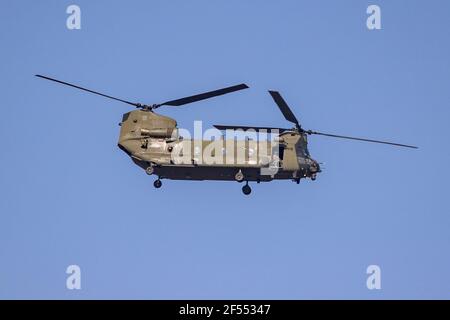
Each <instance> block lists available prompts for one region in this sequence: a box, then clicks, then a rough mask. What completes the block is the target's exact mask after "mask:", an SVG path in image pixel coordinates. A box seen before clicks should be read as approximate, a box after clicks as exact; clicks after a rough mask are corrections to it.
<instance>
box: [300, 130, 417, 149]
mask: <svg viewBox="0 0 450 320" xmlns="http://www.w3.org/2000/svg"><path fill="white" fill-rule="evenodd" d="M305 133H307V134H316V135H320V136H327V137H333V138H340V139H349V140H358V141H365V142H373V143H381V144H389V145H392V146H397V147H405V148H412V149H418V147H416V146H411V145H407V144H401V143H395V142H389V141H381V140H373V139H365V138H356V137H348V136H341V135H336V134H329V133H322V132H317V131H311V130H308V131H305Z"/></svg>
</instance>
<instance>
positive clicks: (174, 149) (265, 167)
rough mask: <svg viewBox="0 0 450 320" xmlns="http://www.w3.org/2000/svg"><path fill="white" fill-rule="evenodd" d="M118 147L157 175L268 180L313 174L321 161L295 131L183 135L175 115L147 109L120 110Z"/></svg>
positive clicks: (305, 176)
mask: <svg viewBox="0 0 450 320" xmlns="http://www.w3.org/2000/svg"><path fill="white" fill-rule="evenodd" d="M120 125H121V130H120V136H119V142H118V145H119V148H120V149H122V150H123V151H124V152H125V153H126V154H127V155H129V156H130V157H131V159H132V160H133V162H134V163H135V164H137V165H138V166H139V167H141V168H143V169H144V170H145V171H146V172H147V173H148V174H154V175H157V176H158V177H159V179H173V180H225V181H227V180H228V181H235V180H237V181H240V182H241V181H257V182H263V181H271V180H274V179H291V180H293V181H296V182H299V181H300V179H301V178H311V179H315V178H316V174H317V173H318V172H320V166H319V164H318V163H317V162H316V161H315V160H313V159H312V158H311V157H310V155H309V152H308V149H307V136H306V134H303V133H299V132H296V131H295V130H292V131H286V132H283V133H281V134H280V135H279V136H278V138H277V139H276V143H275V144H274V143H273V142H271V141H253V140H251V139H244V140H237V139H232V140H230V139H219V140H203V139H201V140H200V139H184V138H183V137H181V136H179V135H178V128H177V123H176V121H175V120H174V119H172V118H169V117H166V116H163V115H160V114H157V113H155V112H153V111H150V110H135V111H131V112H128V113H126V114H124V115H123V118H122V122H121V123H120Z"/></svg>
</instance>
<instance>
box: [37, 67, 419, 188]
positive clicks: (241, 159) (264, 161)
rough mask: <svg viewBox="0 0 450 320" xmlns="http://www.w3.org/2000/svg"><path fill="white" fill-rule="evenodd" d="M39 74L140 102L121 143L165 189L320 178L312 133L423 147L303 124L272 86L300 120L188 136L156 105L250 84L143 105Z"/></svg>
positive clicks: (127, 118) (286, 110)
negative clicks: (174, 183) (170, 183)
mask: <svg viewBox="0 0 450 320" xmlns="http://www.w3.org/2000/svg"><path fill="white" fill-rule="evenodd" d="M35 76H36V77H39V78H42V79H45V80H49V81H53V82H56V83H59V84H63V85H66V86H70V87H73V88H76V89H79V90H83V91H86V92H89V93H93V94H96V95H99V96H102V97H105V98H109V99H112V100H116V101H120V102H123V103H125V104H128V105H131V106H134V107H135V108H136V110H132V111H129V112H127V113H125V114H123V116H122V121H121V122H120V123H119V126H120V127H121V129H120V134H119V141H118V147H119V148H120V149H121V150H122V151H124V152H125V153H126V154H127V155H128V156H129V157H130V158H131V160H132V161H133V162H134V163H135V164H136V165H138V166H139V167H141V168H142V169H143V170H144V171H145V172H146V174H147V175H150V176H155V177H157V178H156V180H155V181H154V183H153V185H154V187H155V188H157V189H159V188H161V186H162V181H161V180H162V179H172V180H198V181H202V180H222V181H236V182H239V183H243V182H245V184H244V186H243V187H242V192H243V193H244V194H245V195H249V194H250V193H251V191H252V189H251V187H250V186H249V182H257V183H260V182H270V181H273V180H291V181H294V182H296V183H297V184H298V183H300V180H301V179H306V178H309V179H311V180H316V178H317V174H318V173H320V172H321V166H320V163H319V162H318V161H317V160H314V159H313V158H312V157H311V155H310V153H309V150H308V136H311V135H321V136H327V137H333V138H340V139H350V140H357V141H364V142H372V143H379V144H387V145H392V146H397V147H405V148H414V149H417V147H416V146H412V145H406V144H400V143H395V142H389V141H381V140H373V139H366V138H358V137H350V136H343V135H336V134H330V133H323V132H319V131H313V130H306V129H303V127H302V126H301V125H300V122H299V121H298V119H297V118H296V116H295V115H294V113H293V112H292V110H291V108H290V107H289V106H288V104H287V103H286V101H285V100H284V99H283V97H282V96H281V94H280V93H279V92H278V91H271V90H270V91H269V94H270V95H271V97H272V99H273V101H274V102H275V104H276V105H277V106H278V108H279V109H280V111H281V113H282V114H283V116H284V118H285V119H286V120H287V121H289V122H291V123H292V124H293V125H294V126H293V127H292V128H277V127H261V126H240V125H214V126H213V127H214V128H215V130H217V131H220V132H226V134H227V137H228V136H230V135H231V137H232V139H228V138H227V139H224V137H223V135H221V136H220V137H218V138H217V139H216V138H214V139H210V140H205V139H203V138H200V139H195V138H194V139H189V138H188V139H185V138H184V137H183V136H182V135H180V132H179V128H178V126H177V122H176V120H175V119H172V118H170V117H167V116H164V115H161V114H158V113H156V112H155V111H154V110H155V109H158V108H160V107H162V106H176V107H178V106H182V105H186V104H190V103H193V102H197V101H201V100H205V99H210V98H213V97H217V96H221V95H224V94H228V93H232V92H236V91H240V90H244V89H248V88H249V87H248V86H247V85H246V84H244V83H241V84H238V85H234V86H230V87H226V88H222V89H218V90H214V91H208V92H204V93H200V94H196V95H192V96H188V97H183V98H180V99H175V100H170V101H166V102H163V103H157V104H141V103H136V102H131V101H127V100H123V99H119V98H116V97H113V96H110V95H106V94H103V93H100V92H97V91H94V90H90V89H87V88H84V87H81V86H78V85H75V84H71V83H68V82H65V81H61V80H57V79H54V78H50V77H47V76H44V75H39V74H37V75H35ZM236 132H237V133H244V134H247V133H248V135H245V139H244V140H242V139H238V136H239V135H238V134H236ZM269 135H270V137H271V138H270V139H268V137H269ZM255 136H256V137H259V138H260V139H257V140H258V141H256V140H255V139H254V137H255ZM261 136H262V137H263V138H262V139H261Z"/></svg>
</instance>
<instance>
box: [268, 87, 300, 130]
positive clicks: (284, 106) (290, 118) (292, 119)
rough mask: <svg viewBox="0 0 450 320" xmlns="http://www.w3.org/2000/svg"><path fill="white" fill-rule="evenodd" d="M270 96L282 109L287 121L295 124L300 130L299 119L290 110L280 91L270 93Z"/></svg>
mask: <svg viewBox="0 0 450 320" xmlns="http://www.w3.org/2000/svg"><path fill="white" fill-rule="evenodd" d="M269 93H270V95H271V96H272V98H273V100H274V101H275V103H276V104H277V105H278V108H280V111H281V113H283V115H284V117H285V118H286V120H287V121H290V122H292V123H295V125H296V126H297V127H298V128H300V127H301V126H300V123H299V122H298V120H297V118H296V117H295V115H294V113H293V112H292V110H291V109H290V108H289V106H288V104H287V103H286V101H284V99H283V97H282V96H281V94H280V93H279V92H278V91H270V90H269Z"/></svg>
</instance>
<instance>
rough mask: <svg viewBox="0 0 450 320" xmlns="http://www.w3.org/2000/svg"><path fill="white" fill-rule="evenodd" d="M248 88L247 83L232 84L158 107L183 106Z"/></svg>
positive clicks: (167, 102)
mask: <svg viewBox="0 0 450 320" xmlns="http://www.w3.org/2000/svg"><path fill="white" fill-rule="evenodd" d="M247 88H248V86H247V85H246V84H244V83H241V84H238V85H236V86H231V87H227V88H223V89H219V90H214V91H209V92H205V93H200V94H196V95H193V96H189V97H185V98H181V99H176V100H171V101H166V102H164V103H161V104H158V105H157V107H160V106H182V105H184V104H188V103H192V102H196V101H201V100H205V99H209V98H212V97H217V96H221V95H223V94H227V93H231V92H235V91H239V90H242V89H247Z"/></svg>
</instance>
